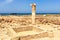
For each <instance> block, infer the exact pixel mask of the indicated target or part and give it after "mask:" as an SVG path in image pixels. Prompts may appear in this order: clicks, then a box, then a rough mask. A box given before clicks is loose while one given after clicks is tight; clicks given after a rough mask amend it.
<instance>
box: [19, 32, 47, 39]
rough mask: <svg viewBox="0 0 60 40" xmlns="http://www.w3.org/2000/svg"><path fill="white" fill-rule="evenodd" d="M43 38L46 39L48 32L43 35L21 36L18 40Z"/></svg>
mask: <svg viewBox="0 0 60 40" xmlns="http://www.w3.org/2000/svg"><path fill="white" fill-rule="evenodd" d="M42 37H43V38H44V37H48V32H44V33H39V34H35V35H28V36H23V37H20V40H31V39H34V38H42Z"/></svg>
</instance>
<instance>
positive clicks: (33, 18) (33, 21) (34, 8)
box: [31, 3, 36, 24]
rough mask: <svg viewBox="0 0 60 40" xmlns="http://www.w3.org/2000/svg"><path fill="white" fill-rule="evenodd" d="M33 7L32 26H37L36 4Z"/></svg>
mask: <svg viewBox="0 0 60 40" xmlns="http://www.w3.org/2000/svg"><path fill="white" fill-rule="evenodd" d="M31 6H32V24H35V14H36V4H35V3H34V4H31Z"/></svg>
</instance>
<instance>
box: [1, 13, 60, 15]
mask: <svg viewBox="0 0 60 40" xmlns="http://www.w3.org/2000/svg"><path fill="white" fill-rule="evenodd" d="M31 14H32V13H0V15H31ZM50 14H54V15H55V14H56V15H58V14H59V15H60V13H36V15H50Z"/></svg>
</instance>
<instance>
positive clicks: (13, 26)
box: [0, 4, 60, 40]
mask: <svg viewBox="0 0 60 40" xmlns="http://www.w3.org/2000/svg"><path fill="white" fill-rule="evenodd" d="M31 6H32V15H31V16H11V15H10V16H0V40H59V37H60V35H58V34H60V25H55V23H54V21H53V20H55V19H56V18H57V17H55V19H53V18H52V19H53V20H52V19H50V18H49V17H48V16H47V17H46V18H45V16H44V17H43V16H42V17H41V16H40V17H41V18H40V17H39V16H38V17H37V18H36V16H35V15H36V13H35V12H36V4H32V5H31ZM36 19H37V20H36ZM59 19H60V18H59ZM47 20H49V22H50V23H49V22H48V21H47ZM50 20H51V21H53V23H51V21H50ZM57 20H58V19H56V20H55V22H56V21H57ZM36 22H38V23H39V24H38V23H36ZM40 22H42V23H40ZM43 23H45V24H43ZM48 23H49V24H48ZM56 24H57V23H56ZM57 33H58V34H57Z"/></svg>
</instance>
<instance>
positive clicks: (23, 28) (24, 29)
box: [14, 26, 33, 32]
mask: <svg viewBox="0 0 60 40" xmlns="http://www.w3.org/2000/svg"><path fill="white" fill-rule="evenodd" d="M32 29H33V28H32V26H29V27H20V28H14V31H16V32H21V31H29V30H32Z"/></svg>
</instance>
